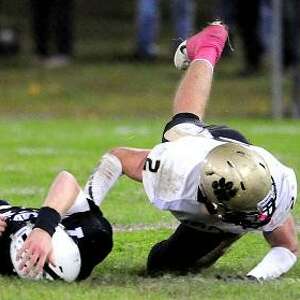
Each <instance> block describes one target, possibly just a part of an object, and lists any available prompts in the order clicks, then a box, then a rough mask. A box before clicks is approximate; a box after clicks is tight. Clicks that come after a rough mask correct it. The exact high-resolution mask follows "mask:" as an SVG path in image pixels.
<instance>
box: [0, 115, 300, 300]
mask: <svg viewBox="0 0 300 300" xmlns="http://www.w3.org/2000/svg"><path fill="white" fill-rule="evenodd" d="M162 123H163V120H155V121H152V122H151V123H150V121H148V120H147V119H146V120H138V119H135V120H121V121H117V120H112V121H108V120H106V121H97V120H72V119H69V120H66V119H64V120H58V119H55V120H19V121H17V120H11V119H7V120H6V121H2V122H1V126H0V128H1V129H0V135H1V142H0V146H1V147H0V166H1V169H2V175H1V176H0V186H1V194H2V196H3V197H4V198H10V199H12V200H13V202H14V203H16V204H24V205H30V206H39V205H40V203H41V201H42V199H43V197H44V196H45V194H46V191H47V188H48V186H49V184H50V181H51V179H52V178H53V176H55V174H56V173H57V172H58V171H59V170H61V169H67V170H69V171H71V172H72V173H74V174H75V175H76V176H77V177H78V179H79V181H80V183H81V184H84V182H85V180H86V178H87V177H88V174H89V172H90V171H91V170H92V168H93V166H94V165H95V163H96V161H97V159H98V158H99V156H100V154H101V153H104V152H105V151H106V149H109V148H112V147H114V146H117V145H125V144H126V145H129V146H138V147H151V146H152V145H154V144H155V143H156V142H157V141H158V140H159V137H160V132H161V127H162ZM222 123H227V124H229V125H231V126H234V127H236V128H237V129H240V130H242V131H243V132H245V134H246V135H248V136H250V137H251V139H252V141H253V142H255V143H258V144H260V145H263V146H265V147H267V148H268V149H269V150H271V151H273V152H274V153H275V154H276V155H278V156H279V157H280V158H281V159H282V160H284V161H285V162H286V163H288V164H290V165H293V166H294V167H295V168H296V171H297V173H298V174H299V171H300V169H299V165H300V157H299V155H298V148H299V135H300V131H298V130H295V129H297V128H299V125H300V123H299V122H297V121H282V122H277V123H273V122H270V121H265V120H262V119H257V120H252V121H251V120H242V119H235V120H230V121H226V120H222ZM107 198H108V199H107V201H105V202H104V204H103V210H104V212H105V215H106V216H107V217H108V219H109V220H110V221H111V222H112V223H113V225H114V226H117V227H118V228H120V227H121V228H122V227H125V228H128V226H129V227H130V226H132V227H134V228H136V230H133V231H124V232H123V231H120V232H116V233H115V239H114V240H115V245H114V250H113V252H112V254H111V255H110V256H109V257H108V258H107V259H106V260H105V262H104V263H103V264H101V265H99V266H98V267H97V268H96V269H95V271H94V272H93V274H92V276H91V277H90V278H89V279H88V280H86V281H84V282H81V283H73V284H64V283H58V282H56V283H45V282H43V283H42V282H25V281H21V280H18V279H10V278H5V277H1V278H0V284H1V286H2V287H5V288H3V289H2V288H1V291H0V299H15V297H16V295H18V299H32V298H33V297H34V298H35V299H44V298H45V297H47V299H54V298H58V297H64V298H65V299H86V298H88V297H96V298H101V299H198V298H199V297H200V298H201V299H243V298H246V297H247V298H249V299H258V298H261V297H263V296H264V298H267V299H282V297H283V296H285V297H288V299H299V296H300V295H299V294H300V292H298V285H299V280H298V275H299V274H300V269H299V266H298V265H297V266H296V267H295V268H294V269H293V270H292V271H291V272H289V273H288V274H287V275H286V276H285V277H284V278H283V279H281V280H276V281H274V282H270V283H264V284H262V285H261V284H252V283H245V282H241V281H240V282H239V281H237V282H224V281H222V280H221V281H220V280H217V279H216V275H217V274H221V275H223V276H226V275H235V274H244V273H245V272H247V271H248V270H249V269H250V268H251V267H252V266H254V265H255V263H257V262H258V261H259V260H260V258H261V257H262V256H263V255H264V253H265V252H266V251H267V245H266V244H265V242H264V241H263V239H262V237H261V236H260V235H258V234H249V235H247V236H246V237H244V238H242V239H241V240H240V241H238V242H237V243H236V244H235V245H234V246H233V247H232V250H231V251H230V252H229V253H228V254H227V255H225V256H224V257H223V258H222V259H221V260H219V261H218V263H217V264H216V265H214V266H213V267H212V268H210V269H208V270H206V271H204V272H203V273H201V274H196V275H195V274H194V275H192V274H191V275H187V276H178V277H176V276H170V275H166V276H164V277H161V278H146V277H144V276H143V271H144V268H145V262H146V259H147V253H148V251H149V249H150V247H151V245H153V244H154V243H155V242H157V241H159V240H162V239H164V238H165V237H167V236H168V235H169V234H170V233H171V230H170V229H165V228H163V227H164V226H163V225H164V224H174V221H173V218H172V217H171V216H170V215H169V214H168V213H166V212H160V211H158V210H157V209H155V208H154V207H152V206H150V204H149V203H148V201H147V200H146V196H145V194H144V193H143V190H142V186H140V185H139V184H136V183H133V182H130V181H129V180H128V179H126V178H122V179H121V180H120V182H119V183H118V184H117V185H116V187H115V189H114V190H113V191H112V192H111V193H110V194H109V195H108V197H107ZM294 214H295V217H296V219H297V218H299V216H300V209H299V208H298V207H297V206H296V208H295V212H294ZM145 224H146V225H157V224H162V228H159V227H158V228H157V229H155V228H154V229H147V228H143V226H140V227H139V226H137V225H145Z"/></svg>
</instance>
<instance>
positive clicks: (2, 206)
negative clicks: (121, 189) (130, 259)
mask: <svg viewBox="0 0 300 300" xmlns="http://www.w3.org/2000/svg"><path fill="white" fill-rule="evenodd" d="M30 232H33V233H34V236H35V237H36V238H37V240H38V243H36V244H34V243H33V244H31V243H30V239H29V240H27V237H28V236H30ZM25 240H27V244H26V248H24V246H25V244H24V242H25ZM111 249H112V228H111V225H110V224H109V222H108V221H107V220H106V219H105V218H104V217H103V215H102V212H101V211H100V209H99V207H98V206H97V205H95V203H94V202H93V201H92V200H90V199H88V197H86V196H85V194H84V193H83V191H81V189H80V186H79V184H78V183H77V180H76V179H75V177H74V176H73V175H72V174H70V173H68V172H66V171H62V172H60V173H59V174H58V175H57V177H56V178H55V180H54V181H53V183H52V185H51V188H50V190H49V192H48V195H47V197H46V199H45V201H44V204H43V206H42V207H41V208H40V209H32V208H24V207H18V206H12V205H10V204H9V203H8V202H7V201H4V200H0V255H1V257H2V262H1V264H0V274H2V275H19V276H20V277H22V278H27V279H44V278H46V279H50V280H55V279H63V280H65V281H73V280H81V279H85V278H87V277H88V276H89V275H90V273H91V272H92V270H93V268H94V267H95V266H96V265H97V264H98V263H100V262H101V261H102V260H103V259H104V258H105V257H106V256H107V255H108V254H109V252H110V251H111Z"/></svg>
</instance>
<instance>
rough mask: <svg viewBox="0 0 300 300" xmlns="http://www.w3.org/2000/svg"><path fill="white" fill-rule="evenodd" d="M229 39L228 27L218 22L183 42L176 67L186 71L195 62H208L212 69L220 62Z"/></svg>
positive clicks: (179, 47)
mask: <svg viewBox="0 0 300 300" xmlns="http://www.w3.org/2000/svg"><path fill="white" fill-rule="evenodd" d="M227 37H228V32H227V28H226V26H224V25H223V24H222V23H221V22H220V21H216V22H213V23H211V24H210V25H208V26H207V27H205V28H204V29H203V30H202V31H200V32H199V33H197V34H195V35H193V36H192V37H191V38H189V39H188V40H186V41H184V42H182V43H181V44H180V45H179V46H178V48H177V50H176V53H175V56H174V64H175V67H176V68H178V69H180V70H184V69H187V67H188V66H189V64H190V63H191V62H192V61H194V60H204V61H207V62H208V63H209V64H210V65H211V66H212V68H213V67H214V65H215V64H216V63H217V61H218V60H219V58H220V56H221V54H222V51H223V48H224V45H225V42H226V40H227Z"/></svg>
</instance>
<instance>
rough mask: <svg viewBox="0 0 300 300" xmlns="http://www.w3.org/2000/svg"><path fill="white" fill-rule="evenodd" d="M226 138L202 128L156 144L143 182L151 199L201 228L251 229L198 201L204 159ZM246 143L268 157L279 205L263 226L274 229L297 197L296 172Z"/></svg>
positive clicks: (287, 214) (183, 219)
mask: <svg viewBox="0 0 300 300" xmlns="http://www.w3.org/2000/svg"><path fill="white" fill-rule="evenodd" d="M224 142H225V141H224ZM224 142H222V141H221V140H216V139H213V138H212V136H211V135H210V133H209V132H208V131H207V130H206V129H205V130H204V131H203V129H202V131H201V134H198V135H193V136H184V137H180V138H178V139H176V140H175V141H172V142H166V143H162V144H158V145H157V146H155V147H154V148H153V149H152V150H151V151H150V153H149V155H148V158H147V161H146V164H145V168H144V171H143V184H144V188H145V191H146V193H147V196H148V198H149V199H150V201H151V203H153V204H154V205H155V206H156V207H157V208H159V209H161V210H169V211H170V212H171V213H172V214H173V215H174V216H175V217H176V218H177V219H178V220H179V221H180V222H182V223H184V224H187V225H189V226H192V227H196V228H198V229H199V230H203V231H210V232H220V231H226V232H232V233H243V232H245V231H249V230H251V229H245V228H242V227H241V226H238V225H235V224H231V223H225V222H223V221H222V220H220V219H219V218H218V217H217V216H216V215H211V214H210V213H209V212H208V211H207V209H206V206H205V204H204V203H201V202H198V201H197V193H198V185H199V181H200V169H201V163H202V162H203V160H204V159H205V157H206V155H207V154H208V153H209V152H210V150H212V149H213V148H215V147H216V146H218V145H220V144H223V143H224ZM237 143H238V142H237ZM243 146H245V147H250V148H251V149H252V150H254V151H256V152H257V153H259V154H260V155H261V156H262V157H263V158H264V159H265V161H266V162H267V164H268V167H269V169H270V172H271V175H272V177H273V179H274V182H275V185H276V188H277V200H276V209H275V212H274V214H273V216H272V219H271V221H270V222H269V223H268V224H267V225H265V226H263V227H261V228H260V230H263V231H272V230H274V229H275V228H276V227H278V226H279V225H281V224H282V223H283V222H284V221H285V220H286V218H287V217H288V216H289V212H290V209H291V206H292V205H293V203H294V202H295V200H296V195H297V182H296V176H295V173H294V171H293V170H292V169H290V168H287V167H286V166H284V165H283V164H281V163H280V162H279V161H278V160H277V159H276V158H275V157H274V156H273V155H271V154H270V153H269V152H268V151H266V150H265V149H263V148H260V147H255V146H251V145H246V144H243Z"/></svg>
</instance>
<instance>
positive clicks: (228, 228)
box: [23, 22, 298, 281]
mask: <svg viewBox="0 0 300 300" xmlns="http://www.w3.org/2000/svg"><path fill="white" fill-rule="evenodd" d="M226 39H227V29H226V27H225V26H223V25H222V24H221V23H219V22H215V23H212V24H210V25H209V26H207V27H206V28H205V29H204V30H202V31H201V32H200V33H198V34H196V35H194V36H193V37H191V38H190V39H188V40H187V41H185V42H183V43H182V44H181V45H180V46H179V48H178V49H177V51H176V53H175V65H176V66H177V67H178V68H179V69H183V68H187V71H186V73H185V75H184V77H183V79H182V81H181V83H180V85H179V87H178V89H177V92H176V95H175V99H174V105H173V112H174V116H173V118H172V120H171V121H170V122H168V123H167V125H166V126H165V129H164V132H163V137H162V143H160V144H158V145H156V146H155V147H154V148H153V149H152V150H148V149H135V148H126V147H119V148H115V149H113V150H111V151H110V152H108V153H106V154H105V155H104V156H103V157H102V159H101V161H100V163H99V165H98V166H97V167H96V169H95V171H94V173H93V174H92V176H91V177H90V179H89V182H88V184H87V186H86V188H85V191H86V192H88V193H89V197H90V198H91V199H93V200H94V202H95V203H97V204H100V203H101V201H102V200H103V199H104V197H105V195H106V194H107V192H108V190H109V189H110V188H111V187H112V186H113V185H114V183H115V182H116V181H117V179H118V178H119V176H120V175H121V174H125V175H127V176H129V177H130V178H132V179H134V180H136V181H139V182H143V185H144V188H145V191H146V194H147V196H148V198H149V200H150V201H151V203H153V204H154V205H155V206H156V207H157V208H159V209H161V210H167V211H170V212H171V213H172V214H173V215H174V216H175V218H177V219H178V220H179V221H180V225H179V226H178V228H177V229H176V231H175V232H174V233H173V234H172V235H171V236H170V237H169V238H167V239H166V240H164V241H161V242H159V243H157V244H156V245H154V246H153V247H152V249H151V251H150V253H149V256H148V262H147V271H148V273H149V274H160V273H163V272H173V271H175V272H176V271H179V272H181V273H182V272H186V271H190V270H200V269H201V268H202V267H204V266H205V267H207V266H209V265H211V264H213V263H214V262H215V261H216V260H217V259H218V258H219V257H221V256H222V255H223V254H224V253H225V251H226V249H227V248H228V247H229V246H230V245H231V244H232V243H234V242H235V241H236V240H238V239H239V238H240V237H241V236H242V235H243V234H244V233H246V232H248V231H250V230H260V231H262V234H263V237H264V238H265V239H266V241H267V242H268V243H269V245H270V250H269V251H268V252H267V253H266V255H265V257H264V258H263V259H262V260H261V261H260V262H259V263H258V264H257V265H256V266H254V268H253V269H252V270H249V272H248V273H247V274H245V278H249V279H256V280H259V281H260V280H270V279H273V278H277V277H279V276H280V275H282V274H283V273H286V272H287V271H288V270H290V269H291V268H292V267H293V265H294V264H295V263H296V260H297V254H298V242H297V235H296V230H295V225H294V221H293V218H292V216H291V213H290V210H291V209H292V208H293V205H294V203H295V201H296V195H297V182H296V176H295V173H294V171H293V170H292V169H290V168H288V167H286V166H284V165H283V164H282V163H281V162H279V161H278V160H277V159H276V158H275V157H274V156H273V155H272V154H271V153H269V152H268V151H266V150H265V149H263V148H261V147H256V146H254V145H251V144H250V143H249V141H248V140H247V139H246V138H245V137H244V136H243V135H242V134H241V133H239V132H238V131H236V130H233V129H231V128H229V127H226V126H208V125H206V124H205V123H204V122H203V118H204V113H205V108H206V104H207V101H208V97H209V93H210V90H211V84H212V79H213V71H214V66H215V64H216V62H217V61H218V59H219V58H220V56H221V53H222V51H223V47H224V44H225V41H226ZM43 235H47V234H46V233H44V232H43ZM37 237H38V232H32V234H31V235H30V236H29V239H28V240H27V241H26V242H25V244H24V245H25V247H24V248H23V249H24V251H26V249H27V251H29V252H33V253H35V252H34V246H33V245H38V239H37ZM49 249H50V246H49ZM49 251H50V250H49ZM35 255H36V256H37V257H38V256H39V253H38V251H37V252H36V254H35Z"/></svg>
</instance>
